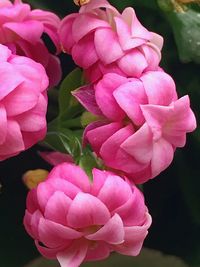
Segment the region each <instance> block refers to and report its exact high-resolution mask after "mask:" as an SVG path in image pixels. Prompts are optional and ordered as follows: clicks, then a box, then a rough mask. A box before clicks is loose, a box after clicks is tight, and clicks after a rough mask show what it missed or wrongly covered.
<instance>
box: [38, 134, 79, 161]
mask: <svg viewBox="0 0 200 267" xmlns="http://www.w3.org/2000/svg"><path fill="white" fill-rule="evenodd" d="M42 144H43V145H45V146H47V147H48V148H51V149H53V150H56V151H60V152H62V153H66V154H70V155H71V156H72V157H73V158H74V159H75V160H76V159H77V158H79V157H80V155H81V154H82V148H81V142H80V140H79V138H78V137H77V136H76V135H75V134H74V132H72V131H70V130H69V129H57V130H55V131H53V130H52V131H48V132H47V135H46V137H45V139H44V141H43V142H42Z"/></svg>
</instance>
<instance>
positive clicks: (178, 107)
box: [165, 95, 197, 135]
mask: <svg viewBox="0 0 200 267" xmlns="http://www.w3.org/2000/svg"><path fill="white" fill-rule="evenodd" d="M170 106H172V107H173V108H174V111H173V114H172V115H171V118H170V119H169V122H168V124H169V125H166V126H168V131H167V127H165V132H168V133H170V132H171V134H174V135H176V133H181V132H182V133H184V132H192V131H194V130H195V128H196V126H197V125H196V119H195V115H194V113H193V112H192V110H191V108H190V99H189V96H187V95H186V96H183V97H181V98H180V99H178V100H177V101H175V102H173V103H172V104H171V105H170Z"/></svg>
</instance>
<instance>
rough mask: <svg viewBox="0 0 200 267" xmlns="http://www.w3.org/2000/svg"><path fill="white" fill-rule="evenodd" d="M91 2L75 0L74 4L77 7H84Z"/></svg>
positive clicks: (88, 0)
mask: <svg viewBox="0 0 200 267" xmlns="http://www.w3.org/2000/svg"><path fill="white" fill-rule="evenodd" d="M89 2H90V0H74V3H75V4H76V5H77V6H84V5H86V4H88V3H89Z"/></svg>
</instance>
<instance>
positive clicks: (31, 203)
mask: <svg viewBox="0 0 200 267" xmlns="http://www.w3.org/2000/svg"><path fill="white" fill-rule="evenodd" d="M26 206H27V210H28V211H29V212H30V213H34V212H35V211H36V210H37V209H39V206H38V201H37V190H36V189H35V188H33V189H32V190H30V191H29V192H28V195H27V198H26Z"/></svg>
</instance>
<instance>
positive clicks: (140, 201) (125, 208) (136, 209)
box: [113, 186, 146, 226]
mask: <svg viewBox="0 0 200 267" xmlns="http://www.w3.org/2000/svg"><path fill="white" fill-rule="evenodd" d="M145 212H146V206H145V205H144V196H143V194H142V193H141V192H140V191H139V189H138V188H137V187H136V186H134V189H133V194H132V196H131V197H130V198H129V200H128V201H127V202H126V203H124V204H123V205H122V206H120V207H117V208H116V209H115V210H114V211H113V214H114V213H117V214H119V216H120V217H121V218H122V220H123V224H124V226H134V225H142V224H143V223H144V220H145Z"/></svg>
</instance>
